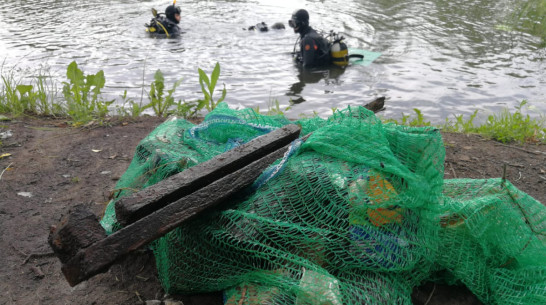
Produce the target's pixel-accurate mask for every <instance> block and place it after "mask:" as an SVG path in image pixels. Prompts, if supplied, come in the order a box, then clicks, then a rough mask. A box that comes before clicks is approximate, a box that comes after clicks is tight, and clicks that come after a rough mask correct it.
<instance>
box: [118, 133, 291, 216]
mask: <svg viewBox="0 0 546 305" xmlns="http://www.w3.org/2000/svg"><path fill="white" fill-rule="evenodd" d="M299 133H300V128H299V127H298V126H297V125H294V124H291V125H287V126H284V127H282V128H279V129H277V130H274V131H272V132H269V133H267V134H265V135H263V136H260V137H257V138H255V139H253V140H252V141H249V142H248V143H245V144H243V145H240V146H238V147H235V148H233V149H231V150H229V151H227V152H225V153H223V154H220V155H218V156H216V157H214V158H212V159H211V160H208V161H206V162H203V163H200V164H198V165H195V166H193V167H190V168H188V169H186V170H184V171H183V172H181V173H179V174H176V175H173V176H171V177H169V178H167V179H164V180H162V181H160V182H158V183H157V184H154V185H152V186H150V187H147V188H145V189H143V190H141V191H139V192H137V193H134V194H132V195H129V196H127V197H124V198H121V199H120V200H119V201H117V202H116V204H115V209H116V218H117V220H118V222H119V223H120V224H121V225H122V226H127V225H128V224H130V223H133V222H135V221H136V220H138V219H140V218H142V217H144V216H146V215H148V214H150V213H153V212H154V211H157V210H159V209H161V208H163V207H164V206H167V205H168V204H169V203H171V202H173V201H175V200H177V199H179V198H181V197H183V196H186V195H188V194H190V193H192V192H194V191H195V190H197V189H199V188H201V187H203V186H205V185H208V184H210V183H212V182H213V181H215V180H217V179H219V178H220V177H223V176H225V175H227V174H229V173H233V172H234V171H236V170H238V169H240V168H242V167H243V166H245V165H247V164H249V163H251V162H253V161H255V160H258V159H259V158H261V157H263V156H265V155H266V154H267V153H269V152H271V151H272V149H274V148H279V147H282V146H285V145H287V144H289V143H290V142H292V141H294V140H295V139H297V138H298V136H299Z"/></svg>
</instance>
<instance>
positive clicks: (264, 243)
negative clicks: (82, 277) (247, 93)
mask: <svg viewBox="0 0 546 305" xmlns="http://www.w3.org/2000/svg"><path fill="white" fill-rule="evenodd" d="M291 123H296V124H299V125H300V126H301V127H302V134H301V137H304V136H308V135H309V134H311V133H312V134H311V135H310V136H309V137H308V138H307V139H306V140H305V141H304V142H296V143H295V144H294V146H293V148H292V149H290V152H289V153H287V154H286V155H285V156H284V157H283V158H281V159H279V160H278V161H277V162H275V163H274V164H272V165H271V166H270V167H269V168H268V169H267V170H265V171H264V173H262V175H261V176H260V178H258V179H257V180H256V182H255V184H254V188H253V189H252V191H251V192H249V193H248V194H247V196H241V197H240V198H234V199H232V202H230V204H229V208H227V209H224V210H219V211H214V212H210V213H205V214H203V215H199V216H198V217H196V218H194V219H192V220H190V221H188V222H186V223H185V224H184V225H182V226H181V227H179V228H177V229H176V230H173V231H172V232H170V233H168V234H167V235H165V236H164V237H162V238H160V239H158V240H156V241H155V242H154V243H153V245H152V248H153V251H154V254H155V257H156V264H157V269H158V273H159V278H160V280H161V283H162V285H163V288H164V289H165V290H166V292H167V293H172V294H179V293H181V294H184V293H192V294H193V293H199V292H203V293H204V292H213V291H224V292H225V300H224V301H225V304H298V305H302V304H328V305H337V304H408V305H409V304H411V297H410V296H411V292H412V289H413V287H416V286H418V285H420V284H422V283H423V282H424V281H430V280H441V281H445V282H449V283H462V284H464V285H466V286H467V287H468V288H469V289H470V290H471V291H472V292H473V293H474V294H475V295H476V296H477V297H478V298H479V299H480V300H481V301H482V302H483V303H486V304H537V305H538V304H544V300H545V299H546V269H545V267H544V257H546V238H544V236H546V208H545V207H544V206H543V205H542V204H541V203H539V202H538V201H536V200H535V199H533V198H532V197H530V196H529V195H527V194H525V193H523V192H521V191H519V190H518V189H516V188H515V187H514V186H513V185H511V184H510V182H509V181H502V180H500V179H488V180H472V179H456V180H444V179H443V176H444V172H443V170H444V168H443V164H444V158H445V149H444V147H443V142H442V137H441V134H440V132H439V131H438V130H437V129H434V128H430V127H422V128H416V127H407V126H398V125H394V124H383V123H382V122H381V121H380V120H379V119H377V118H376V117H375V116H374V114H373V113H372V112H370V111H368V110H366V109H364V108H362V107H348V108H347V109H343V110H341V111H337V112H336V113H335V114H333V115H332V116H331V117H329V118H328V119H321V118H311V119H302V120H299V121H296V122H291V121H289V120H288V119H286V118H285V117H283V116H273V117H271V116H265V115H260V114H258V113H256V112H254V110H252V109H242V110H233V109H229V107H227V105H226V104H224V103H222V104H220V105H219V106H218V107H217V108H216V109H215V110H214V111H212V112H211V113H210V114H209V115H207V117H206V118H205V120H204V121H203V123H202V124H199V125H194V124H192V123H190V122H188V121H185V120H182V119H171V120H169V121H167V122H165V123H163V124H162V125H160V126H158V127H157V128H156V130H154V131H152V133H150V135H148V136H147V137H146V138H145V139H143V140H142V141H141V142H140V144H139V145H138V146H137V148H136V153H135V157H134V158H133V161H132V162H131V165H130V166H129V168H128V169H127V171H126V172H125V174H124V175H123V176H122V177H121V179H120V180H119V182H118V184H117V185H116V190H115V192H114V194H115V196H114V199H113V200H112V202H110V204H109V205H108V207H107V209H106V212H105V216H104V218H103V220H102V224H103V226H104V227H105V228H107V229H108V230H110V231H109V232H113V231H115V230H116V228H118V227H119V224H117V223H116V218H115V212H114V209H113V205H114V203H115V201H116V200H117V198H121V197H123V196H126V195H127V194H130V193H132V192H136V191H138V190H140V189H143V188H145V187H147V186H149V185H152V184H154V183H157V182H158V181H161V180H162V179H165V178H166V177H168V176H170V175H173V174H175V173H178V172H180V171H183V170H185V169H187V168H190V167H191V166H194V165H196V164H199V163H201V162H204V161H206V160H209V159H211V158H212V157H214V156H215V155H218V154H220V153H222V152H225V151H226V150H229V149H232V148H233V147H236V146H237V145H240V144H241V143H246V142H247V141H249V140H251V139H253V138H255V137H257V136H259V135H262V134H265V133H267V132H269V131H271V130H273V129H275V128H279V127H282V126H284V125H287V124H291ZM439 274H442V275H444V277H443V278H439Z"/></svg>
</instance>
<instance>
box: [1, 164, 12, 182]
mask: <svg viewBox="0 0 546 305" xmlns="http://www.w3.org/2000/svg"><path fill="white" fill-rule="evenodd" d="M12 164H13V162H11V163H10V164H8V167H6V168H4V170H3V171H2V173H0V180H2V176H3V175H4V172H5V171H7V170H8V169H9V168H10V166H11V165H12Z"/></svg>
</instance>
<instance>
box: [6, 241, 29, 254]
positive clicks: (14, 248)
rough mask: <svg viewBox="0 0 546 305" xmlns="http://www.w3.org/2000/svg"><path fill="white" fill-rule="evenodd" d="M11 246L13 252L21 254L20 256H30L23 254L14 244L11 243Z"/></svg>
mask: <svg viewBox="0 0 546 305" xmlns="http://www.w3.org/2000/svg"><path fill="white" fill-rule="evenodd" d="M10 246H11V247H12V248H13V250H15V251H17V252H19V254H22V255H23V256H25V257H26V256H28V254H26V253H25V252H23V251H21V250H19V249H17V248H16V247H15V246H14V245H13V244H11V243H10Z"/></svg>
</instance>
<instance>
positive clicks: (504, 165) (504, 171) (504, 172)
mask: <svg viewBox="0 0 546 305" xmlns="http://www.w3.org/2000/svg"><path fill="white" fill-rule="evenodd" d="M505 182H506V163H504V164H503V165H502V180H501V187H503V186H504V183H505Z"/></svg>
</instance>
